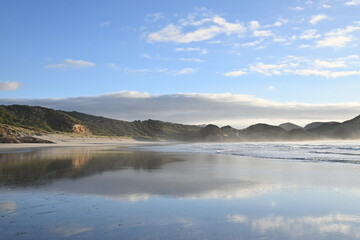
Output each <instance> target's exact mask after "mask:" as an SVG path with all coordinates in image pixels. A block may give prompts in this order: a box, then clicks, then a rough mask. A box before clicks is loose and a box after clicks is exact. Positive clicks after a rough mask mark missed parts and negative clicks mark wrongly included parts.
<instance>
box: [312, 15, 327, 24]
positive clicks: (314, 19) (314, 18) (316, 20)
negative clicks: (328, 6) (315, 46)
mask: <svg viewBox="0 0 360 240" xmlns="http://www.w3.org/2000/svg"><path fill="white" fill-rule="evenodd" d="M326 19H329V16H328V15H325V14H318V15H313V16H311V18H310V20H309V23H310V24H317V23H319V22H320V21H324V20H326Z"/></svg>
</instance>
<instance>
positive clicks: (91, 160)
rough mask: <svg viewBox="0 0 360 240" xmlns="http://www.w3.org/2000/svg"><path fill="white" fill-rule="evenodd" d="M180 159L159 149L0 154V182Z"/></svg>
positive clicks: (41, 181)
mask: <svg viewBox="0 0 360 240" xmlns="http://www.w3.org/2000/svg"><path fill="white" fill-rule="evenodd" d="M177 161H181V160H180V159H175V158H172V157H169V156H166V155H164V154H160V153H151V152H150V153H149V152H126V151H109V150H106V149H97V148H53V149H47V150H42V151H34V152H23V153H5V154H1V155H0V185H14V186H16V185H18V186H26V185H39V184H46V183H48V182H49V181H50V180H52V179H60V178H81V177H85V176H89V175H93V174H97V173H102V172H106V171H115V170H121V169H133V170H152V169H158V168H160V167H161V166H162V165H164V164H166V163H171V162H177Z"/></svg>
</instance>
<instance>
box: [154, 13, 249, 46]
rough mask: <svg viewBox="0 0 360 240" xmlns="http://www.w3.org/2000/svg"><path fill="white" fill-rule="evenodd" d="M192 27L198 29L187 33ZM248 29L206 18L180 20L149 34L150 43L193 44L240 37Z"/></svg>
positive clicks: (238, 24)
mask: <svg viewBox="0 0 360 240" xmlns="http://www.w3.org/2000/svg"><path fill="white" fill-rule="evenodd" d="M188 26H191V27H192V28H196V29H195V30H192V31H185V28H186V27H188ZM245 31H246V28H245V27H244V26H243V25H242V24H241V23H238V22H235V23H230V22H228V21H226V19H224V18H222V17H220V16H212V17H210V18H209V17H205V18H202V19H199V20H197V21H195V20H194V19H193V18H189V17H188V18H186V19H180V20H179V24H169V25H167V26H165V27H164V28H162V29H161V30H159V31H157V32H153V33H150V34H148V40H149V41H150V42H177V43H191V42H200V41H205V40H210V39H213V38H214V37H216V36H218V35H221V34H225V35H232V34H236V35H240V34H243V33H244V32H245Z"/></svg>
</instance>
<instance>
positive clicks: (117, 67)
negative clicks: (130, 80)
mask: <svg viewBox="0 0 360 240" xmlns="http://www.w3.org/2000/svg"><path fill="white" fill-rule="evenodd" d="M108 67H109V68H111V69H113V70H119V69H120V67H119V66H118V65H117V64H115V63H110V64H108Z"/></svg>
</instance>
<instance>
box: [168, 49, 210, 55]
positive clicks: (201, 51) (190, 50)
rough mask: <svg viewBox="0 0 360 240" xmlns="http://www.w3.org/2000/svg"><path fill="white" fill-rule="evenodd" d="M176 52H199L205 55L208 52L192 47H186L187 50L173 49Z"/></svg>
mask: <svg viewBox="0 0 360 240" xmlns="http://www.w3.org/2000/svg"><path fill="white" fill-rule="evenodd" d="M175 51H176V52H199V53H200V54H204V55H205V54H207V53H208V50H207V49H205V48H193V47H187V48H175Z"/></svg>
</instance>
